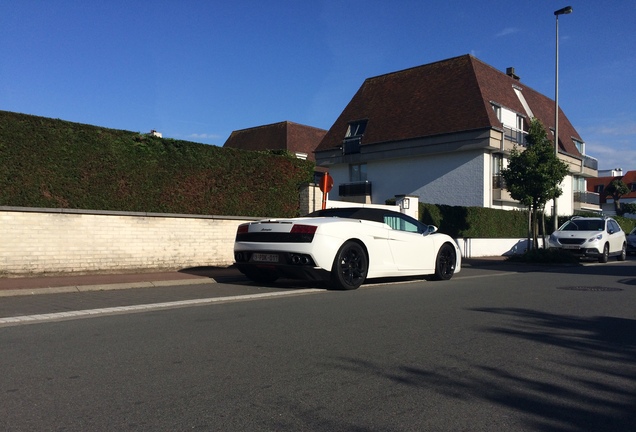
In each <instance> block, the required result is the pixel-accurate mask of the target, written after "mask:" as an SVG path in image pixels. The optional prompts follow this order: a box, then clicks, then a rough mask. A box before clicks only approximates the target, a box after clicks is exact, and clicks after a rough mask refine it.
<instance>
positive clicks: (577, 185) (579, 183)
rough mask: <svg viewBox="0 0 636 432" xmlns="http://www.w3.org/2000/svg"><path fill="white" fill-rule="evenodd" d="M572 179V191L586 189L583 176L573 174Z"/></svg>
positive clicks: (583, 190)
mask: <svg viewBox="0 0 636 432" xmlns="http://www.w3.org/2000/svg"><path fill="white" fill-rule="evenodd" d="M572 181H573V183H574V184H573V186H574V192H585V191H586V190H587V188H586V185H585V178H584V177H579V176H575V177H574V178H573V179H572Z"/></svg>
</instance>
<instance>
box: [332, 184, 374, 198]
mask: <svg viewBox="0 0 636 432" xmlns="http://www.w3.org/2000/svg"><path fill="white" fill-rule="evenodd" d="M338 195H340V196H341V197H350V196H364V195H366V196H371V182H369V181H363V182H354V183H343V184H341V185H340V186H338Z"/></svg>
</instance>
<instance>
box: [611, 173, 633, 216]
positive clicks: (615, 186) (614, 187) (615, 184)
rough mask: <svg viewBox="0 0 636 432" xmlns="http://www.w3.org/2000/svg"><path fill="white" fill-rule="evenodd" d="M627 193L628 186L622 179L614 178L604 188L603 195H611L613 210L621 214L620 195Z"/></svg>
mask: <svg viewBox="0 0 636 432" xmlns="http://www.w3.org/2000/svg"><path fill="white" fill-rule="evenodd" d="M628 193H629V188H628V187H627V185H626V184H625V183H623V180H621V179H614V180H612V182H611V183H610V184H609V185H608V186H607V187H606V188H605V196H611V197H612V199H613V200H614V210H615V211H616V214H617V215H619V216H620V215H621V214H622V212H621V203H620V200H621V197H622V196H623V195H627V194H628Z"/></svg>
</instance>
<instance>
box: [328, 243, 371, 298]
mask: <svg viewBox="0 0 636 432" xmlns="http://www.w3.org/2000/svg"><path fill="white" fill-rule="evenodd" d="M368 266H369V259H368V258H367V254H366V252H365V250H364V248H363V247H362V246H361V245H360V244H359V243H356V242H355V241H348V242H345V244H343V245H342V247H341V248H340V250H339V251H338V253H337V254H336V259H335V260H334V263H333V267H332V269H331V284H332V286H333V288H336V289H340V290H354V289H357V288H359V287H360V285H362V283H363V282H364V280H365V279H366V278H367V272H368V271H369V268H368Z"/></svg>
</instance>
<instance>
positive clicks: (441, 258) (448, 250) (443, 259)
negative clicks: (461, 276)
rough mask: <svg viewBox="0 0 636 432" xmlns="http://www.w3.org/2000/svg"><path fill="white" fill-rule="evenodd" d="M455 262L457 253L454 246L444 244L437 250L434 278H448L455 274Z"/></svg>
mask: <svg viewBox="0 0 636 432" xmlns="http://www.w3.org/2000/svg"><path fill="white" fill-rule="evenodd" d="M456 264H457V255H456V253H455V248H454V247H453V246H451V245H449V244H448V243H446V244H444V245H443V246H442V247H441V248H440V249H439V252H437V258H436V259H435V274H434V275H433V278H434V279H435V280H449V279H450V278H452V277H453V275H454V274H455V265H456Z"/></svg>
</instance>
